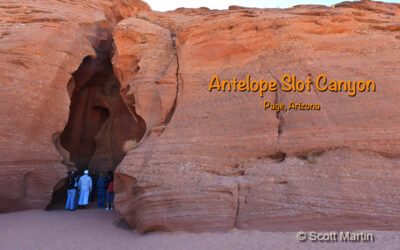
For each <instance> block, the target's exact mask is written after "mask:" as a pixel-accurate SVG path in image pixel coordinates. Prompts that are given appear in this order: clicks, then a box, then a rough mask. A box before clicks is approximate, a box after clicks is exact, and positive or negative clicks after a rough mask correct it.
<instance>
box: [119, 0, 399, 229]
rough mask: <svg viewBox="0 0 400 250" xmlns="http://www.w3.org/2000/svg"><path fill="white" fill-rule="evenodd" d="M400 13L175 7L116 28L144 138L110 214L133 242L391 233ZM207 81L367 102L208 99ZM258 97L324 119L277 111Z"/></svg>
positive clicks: (122, 71) (126, 84)
mask: <svg viewBox="0 0 400 250" xmlns="http://www.w3.org/2000/svg"><path fill="white" fill-rule="evenodd" d="M399 11H400V8H399V5H396V4H383V3H376V2H361V3H342V4H339V5H337V6H335V7H324V6H297V7H294V8H291V9H285V10H279V9H266V10H262V9H246V8H237V7H236V8H231V10H226V11H210V10H207V9H197V10H191V9H181V10H176V11H174V12H167V13H157V12H151V13H150V12H149V13H143V14H140V15H138V16H137V17H136V18H134V17H132V18H128V19H125V20H123V21H122V22H120V23H119V24H118V26H117V27H116V29H115V31H114V42H115V45H116V51H117V53H116V54H115V56H114V67H115V71H116V72H118V74H117V76H119V80H120V82H121V85H122V88H123V89H122V91H123V92H122V93H123V94H124V96H126V97H125V99H126V100H129V98H130V97H131V96H134V98H135V101H136V111H137V113H138V114H139V115H140V116H141V117H143V119H144V121H145V122H146V125H147V134H146V135H145V136H148V137H145V139H143V140H142V142H141V144H140V146H139V147H138V148H137V149H136V150H133V151H130V152H129V153H128V154H127V156H125V158H124V160H123V161H122V163H121V164H120V165H119V167H118V169H117V177H118V178H117V180H118V182H117V186H116V188H117V196H116V205H117V209H118V211H119V212H120V213H122V214H123V215H124V216H125V217H126V218H127V220H128V222H129V223H130V224H131V225H132V226H136V227H137V229H138V230H139V231H142V232H146V231H152V230H168V231H173V230H190V231H207V230H229V229H231V228H233V227H238V228H245V229H254V228H257V229H268V230H288V229H292V230H294V229H298V230H300V229H301V230H305V228H314V229H315V228H316V227H320V228H323V229H326V228H334V227H335V226H336V227H337V225H341V226H342V227H353V226H355V227H357V226H359V227H365V226H367V227H370V228H378V227H386V228H399V224H398V223H399V215H400V213H399V211H400V207H399V205H398V204H399V203H398V202H394V200H398V199H399V191H398V184H397V183H399V181H400V177H399V175H398V173H397V171H398V169H397V168H398V167H399V166H400V165H399V164H400V161H399V158H398V157H399V155H400V125H399V124H400V118H399V116H398V115H397V113H398V107H399V104H400V103H399V98H398V95H399V94H400V88H399V86H398V85H399V83H400V82H399V75H400V71H399V66H400V64H399V63H400V62H399V60H398V58H399V55H400V45H399V38H400V32H399V31H400V29H399V27H400V26H399V21H400V18H399V14H400V12H399ZM171 45H172V48H171ZM175 57H176V60H175ZM135 68H139V70H138V71H137V72H134V69H135ZM214 74H218V76H219V77H220V78H223V79H232V78H233V77H237V78H240V79H244V78H245V77H246V74H250V75H251V76H252V77H253V79H260V78H263V79H277V80H280V78H281V77H282V76H283V75H284V74H296V75H297V76H298V77H301V78H302V79H305V78H306V77H307V76H312V77H313V78H316V77H317V76H318V75H319V74H326V75H327V76H328V77H329V78H330V79H331V80H340V79H346V80H356V79H372V80H374V81H375V82H376V85H377V91H376V92H372V93H363V94H359V95H357V96H356V97H349V96H348V95H346V93H332V92H324V93H321V92H317V91H314V90H313V91H311V92H302V93H294V92H283V91H278V92H276V93H273V92H267V94H266V96H264V98H260V96H259V95H258V94H253V93H239V92H236V93H234V92H231V93H223V92H215V91H213V92H211V93H210V92H209V91H208V84H209V82H210V80H211V78H212V76H213V75H214ZM166 91H167V92H166ZM172 97H174V98H175V100H173V99H172V100H171V99H170V98H172ZM266 99H268V100H270V101H271V102H272V103H274V102H277V103H286V104H287V103H289V102H290V100H294V101H296V102H298V101H301V102H303V103H320V104H321V107H322V110H321V111H308V112H299V111H293V112H281V113H279V114H276V113H275V112H273V111H270V110H268V111H264V110H263V102H264V100H266ZM128 102H129V101H128ZM165 114H170V116H165ZM166 117H167V119H166ZM377 218H379V219H377ZM322 221H325V222H326V223H321V222H322Z"/></svg>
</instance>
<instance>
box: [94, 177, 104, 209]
mask: <svg viewBox="0 0 400 250" xmlns="http://www.w3.org/2000/svg"><path fill="white" fill-rule="evenodd" d="M96 187H97V195H98V197H97V206H98V207H99V208H104V196H105V195H106V178H104V174H103V173H100V178H99V179H98V180H97V182H96Z"/></svg>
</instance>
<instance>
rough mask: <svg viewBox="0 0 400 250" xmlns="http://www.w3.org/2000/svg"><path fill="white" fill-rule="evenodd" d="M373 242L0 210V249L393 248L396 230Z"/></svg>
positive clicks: (85, 213) (79, 213) (109, 215)
mask: <svg viewBox="0 0 400 250" xmlns="http://www.w3.org/2000/svg"><path fill="white" fill-rule="evenodd" d="M370 232H371V233H373V234H374V236H375V242H369V243H365V242H364V243H348V242H347V243H343V242H335V243H314V242H305V243H304V242H299V241H298V240H297V239H296V232H285V233H272V232H259V231H242V230H237V229H235V230H232V231H231V232H228V233H201V234H193V233H185V232H177V233H164V232H153V233H150V234H147V235H140V234H138V233H137V232H136V231H135V230H132V229H130V228H129V226H128V225H127V224H126V222H125V221H124V220H123V219H122V218H121V217H120V216H119V215H118V214H117V213H116V212H113V211H109V212H106V211H104V210H102V209H96V208H91V209H87V210H76V211H74V212H70V211H65V210H52V211H42V210H31V211H23V212H15V213H7V214H0V249H7V250H11V249H152V250H153V249H174V250H176V249H190V250H195V249H207V250H212V249H230V250H231V249H241V250H242V249H396V248H397V247H398V246H399V245H400V232H389V231H370Z"/></svg>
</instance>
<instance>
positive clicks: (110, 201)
mask: <svg viewBox="0 0 400 250" xmlns="http://www.w3.org/2000/svg"><path fill="white" fill-rule="evenodd" d="M106 194H107V207H106V211H108V210H114V175H113V172H112V171H109V172H108V176H107V187H106Z"/></svg>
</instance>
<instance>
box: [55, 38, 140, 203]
mask: <svg viewBox="0 0 400 250" xmlns="http://www.w3.org/2000/svg"><path fill="white" fill-rule="evenodd" d="M111 48H112V42H111V41H102V42H101V43H100V46H99V48H97V49H96V55H97V56H96V57H90V56H87V57H85V58H84V60H83V62H82V63H81V65H80V67H79V68H78V70H77V71H75V72H74V73H73V75H72V77H71V80H70V82H69V83H68V87H67V88H68V92H69V95H70V98H71V104H70V113H69V118H68V122H67V124H66V126H65V128H64V131H63V132H62V133H61V135H60V143H61V145H62V147H63V148H64V149H66V150H67V151H68V152H69V154H70V156H69V159H68V160H67V161H68V162H70V164H68V165H69V166H68V168H69V170H74V169H76V170H78V171H82V170H85V169H89V171H93V170H96V171H97V173H104V174H106V173H107V172H108V171H114V170H115V168H116V166H117V165H118V164H119V163H120V162H121V160H122V159H123V157H124V155H125V154H126V152H127V151H128V150H129V149H132V148H134V147H135V145H136V143H137V142H139V141H140V139H141V138H142V137H143V135H144V132H145V129H146V125H145V122H144V121H143V119H142V118H141V117H140V116H138V115H137V114H136V112H135V110H129V109H128V107H127V106H126V104H125V103H124V101H123V99H122V97H121V95H120V83H119V81H118V79H117V78H116V76H115V74H114V71H113V67H112V64H111V57H112V51H111ZM65 199H66V191H65V187H63V188H60V189H58V190H57V191H55V192H54V194H53V200H52V202H51V204H50V205H49V206H48V209H51V208H52V207H54V205H55V204H58V205H60V203H62V202H65Z"/></svg>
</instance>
